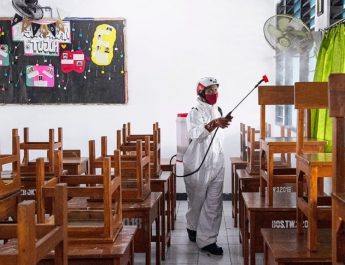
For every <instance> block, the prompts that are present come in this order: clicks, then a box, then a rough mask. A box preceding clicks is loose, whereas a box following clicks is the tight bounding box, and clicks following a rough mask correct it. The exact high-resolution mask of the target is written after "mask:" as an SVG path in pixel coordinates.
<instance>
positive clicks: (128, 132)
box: [122, 122, 162, 178]
mask: <svg viewBox="0 0 345 265" xmlns="http://www.w3.org/2000/svg"><path fill="white" fill-rule="evenodd" d="M146 136H149V137H150V170H151V174H150V176H151V178H158V177H159V176H160V174H161V172H162V170H161V166H160V161H161V129H160V128H159V125H158V122H156V123H154V124H153V125H152V134H133V133H132V129H131V123H130V122H128V123H127V124H123V127H122V145H123V146H128V147H129V146H132V147H135V145H136V141H137V140H142V141H145V137H146Z"/></svg>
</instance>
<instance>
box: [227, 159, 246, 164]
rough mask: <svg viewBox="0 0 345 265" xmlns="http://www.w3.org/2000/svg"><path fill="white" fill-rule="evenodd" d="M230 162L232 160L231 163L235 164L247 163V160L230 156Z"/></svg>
mask: <svg viewBox="0 0 345 265" xmlns="http://www.w3.org/2000/svg"><path fill="white" fill-rule="evenodd" d="M230 162H231V164H234V163H237V164H238V163H243V164H247V161H244V160H242V159H241V158H240V157H230Z"/></svg>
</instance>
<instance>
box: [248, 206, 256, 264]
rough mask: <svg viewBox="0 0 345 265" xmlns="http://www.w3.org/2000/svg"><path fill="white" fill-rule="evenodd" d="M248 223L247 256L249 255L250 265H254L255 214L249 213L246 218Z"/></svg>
mask: <svg viewBox="0 0 345 265" xmlns="http://www.w3.org/2000/svg"><path fill="white" fill-rule="evenodd" d="M248 222H249V227H250V229H249V235H250V237H249V241H248V243H249V244H248V245H249V254H250V265H255V247H256V237H255V232H256V231H255V222H256V220H255V213H253V212H251V213H250V214H249V218H248Z"/></svg>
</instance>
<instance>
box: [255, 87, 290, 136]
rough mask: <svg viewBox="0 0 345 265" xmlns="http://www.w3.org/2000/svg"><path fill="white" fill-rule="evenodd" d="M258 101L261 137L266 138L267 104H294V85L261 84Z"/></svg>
mask: <svg viewBox="0 0 345 265" xmlns="http://www.w3.org/2000/svg"><path fill="white" fill-rule="evenodd" d="M258 103H259V105H260V138H261V139H265V138H266V136H267V135H266V128H265V126H266V106H268V105H293V104H294V87H293V86H259V88H258Z"/></svg>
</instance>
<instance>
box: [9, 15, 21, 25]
mask: <svg viewBox="0 0 345 265" xmlns="http://www.w3.org/2000/svg"><path fill="white" fill-rule="evenodd" d="M22 20H23V17H22V16H20V15H18V14H15V15H14V18H13V19H12V23H11V25H12V26H14V25H16V24H18V23H19V22H21V21H22Z"/></svg>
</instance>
